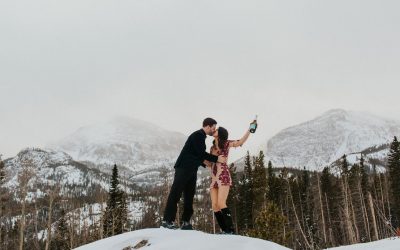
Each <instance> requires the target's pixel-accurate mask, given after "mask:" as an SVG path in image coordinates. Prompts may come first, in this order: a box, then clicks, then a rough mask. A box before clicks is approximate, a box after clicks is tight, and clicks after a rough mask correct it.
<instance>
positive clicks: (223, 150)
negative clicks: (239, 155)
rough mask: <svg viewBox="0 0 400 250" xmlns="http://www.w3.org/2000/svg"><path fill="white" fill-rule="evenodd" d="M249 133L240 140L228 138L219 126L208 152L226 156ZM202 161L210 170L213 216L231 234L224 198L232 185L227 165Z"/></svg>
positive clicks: (231, 228)
mask: <svg viewBox="0 0 400 250" xmlns="http://www.w3.org/2000/svg"><path fill="white" fill-rule="evenodd" d="M249 135H250V131H249V130H248V131H246V133H245V134H244V136H243V137H242V138H241V139H240V140H228V131H227V130H226V129H225V128H223V127H219V128H218V129H217V130H216V131H215V133H214V134H213V136H214V138H215V139H214V142H213V146H212V147H211V150H210V151H211V152H210V153H211V154H213V155H217V156H218V155H223V156H225V157H227V158H228V156H229V149H230V148H232V147H239V146H242V145H243V144H244V143H245V142H246V140H247V138H248V137H249ZM204 163H205V164H206V165H207V166H208V167H209V168H210V170H211V185H210V195H211V203H212V209H213V211H214V215H215V218H216V219H217V222H218V224H219V226H220V228H221V230H222V233H223V234H233V233H234V228H233V223H232V216H231V212H230V210H229V208H228V207H227V205H226V199H227V198H228V194H229V189H230V186H231V185H232V178H231V174H230V172H229V167H228V165H227V164H226V163H211V162H208V161H205V162H204Z"/></svg>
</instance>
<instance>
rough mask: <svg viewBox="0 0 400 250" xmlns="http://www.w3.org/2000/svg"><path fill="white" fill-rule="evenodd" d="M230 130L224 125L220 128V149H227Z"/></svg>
mask: <svg viewBox="0 0 400 250" xmlns="http://www.w3.org/2000/svg"><path fill="white" fill-rule="evenodd" d="M228 135H229V134H228V130H226V129H225V128H223V127H219V128H218V148H219V149H220V150H224V149H225V144H226V141H227V140H228Z"/></svg>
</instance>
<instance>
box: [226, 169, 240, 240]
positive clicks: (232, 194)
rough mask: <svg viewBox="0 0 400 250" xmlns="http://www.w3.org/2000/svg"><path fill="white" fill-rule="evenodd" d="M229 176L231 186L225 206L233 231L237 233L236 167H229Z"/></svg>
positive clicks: (237, 182)
mask: <svg viewBox="0 0 400 250" xmlns="http://www.w3.org/2000/svg"><path fill="white" fill-rule="evenodd" d="M229 172H230V174H231V179H232V186H231V188H230V191H229V195H228V199H227V205H228V207H230V208H231V212H232V218H233V223H234V224H235V229H236V230H235V231H236V233H237V231H238V204H239V180H238V177H237V173H236V166H235V165H234V164H233V163H232V164H231V165H230V166H229Z"/></svg>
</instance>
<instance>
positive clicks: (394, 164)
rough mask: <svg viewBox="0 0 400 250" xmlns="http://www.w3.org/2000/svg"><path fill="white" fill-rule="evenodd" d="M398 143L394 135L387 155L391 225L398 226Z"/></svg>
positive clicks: (399, 165) (399, 175)
mask: <svg viewBox="0 0 400 250" xmlns="http://www.w3.org/2000/svg"><path fill="white" fill-rule="evenodd" d="M399 146H400V144H399V142H398V141H397V137H396V136H395V137H394V139H393V142H392V143H391V145H390V152H389V155H388V164H387V166H388V169H389V181H390V188H391V195H390V196H391V199H390V200H391V210H392V218H393V219H392V226H393V227H395V228H397V227H400V148H399Z"/></svg>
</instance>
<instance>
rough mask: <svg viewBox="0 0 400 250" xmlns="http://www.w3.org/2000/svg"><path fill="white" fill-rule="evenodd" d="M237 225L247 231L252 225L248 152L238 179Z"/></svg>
mask: <svg viewBox="0 0 400 250" xmlns="http://www.w3.org/2000/svg"><path fill="white" fill-rule="evenodd" d="M238 210H239V211H240V212H239V213H238V227H239V230H240V231H242V232H247V231H248V230H249V229H251V228H252V227H253V225H252V224H253V180H252V167H251V162H250V153H249V152H247V155H246V157H245V166H244V170H243V175H242V177H241V179H240V181H239V209H238Z"/></svg>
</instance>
